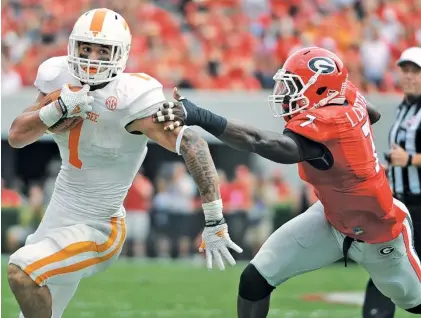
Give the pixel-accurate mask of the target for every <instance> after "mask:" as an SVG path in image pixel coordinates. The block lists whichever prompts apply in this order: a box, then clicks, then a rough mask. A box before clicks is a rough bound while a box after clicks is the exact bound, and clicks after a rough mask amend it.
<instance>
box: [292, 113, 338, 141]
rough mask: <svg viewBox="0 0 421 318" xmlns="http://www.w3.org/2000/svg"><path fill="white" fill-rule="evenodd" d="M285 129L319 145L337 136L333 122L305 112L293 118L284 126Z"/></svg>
mask: <svg viewBox="0 0 421 318" xmlns="http://www.w3.org/2000/svg"><path fill="white" fill-rule="evenodd" d="M285 128H287V129H288V130H291V131H293V132H295V133H296V134H298V135H300V136H303V137H306V138H308V139H310V140H312V141H315V142H319V143H324V142H327V141H329V140H332V139H335V138H336V135H337V129H336V122H335V120H333V119H330V120H328V119H326V118H324V117H322V116H320V114H317V115H316V114H314V113H312V112H305V113H303V114H301V115H299V116H297V117H294V118H293V119H291V120H290V121H289V122H288V123H287V124H286V127H285Z"/></svg>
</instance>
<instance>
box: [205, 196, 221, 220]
mask: <svg viewBox="0 0 421 318" xmlns="http://www.w3.org/2000/svg"><path fill="white" fill-rule="evenodd" d="M202 208H203V213H204V214H205V220H206V221H209V220H220V219H222V218H223V217H224V215H223V214H222V209H223V204H222V199H219V200H216V201H212V202H209V203H203V204H202Z"/></svg>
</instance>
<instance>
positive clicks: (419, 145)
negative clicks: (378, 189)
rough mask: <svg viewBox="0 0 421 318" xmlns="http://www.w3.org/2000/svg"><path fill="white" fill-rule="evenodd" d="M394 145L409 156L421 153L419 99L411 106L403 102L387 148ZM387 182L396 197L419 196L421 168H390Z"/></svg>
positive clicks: (420, 100) (420, 104) (420, 101)
mask: <svg viewBox="0 0 421 318" xmlns="http://www.w3.org/2000/svg"><path fill="white" fill-rule="evenodd" d="M393 143H395V144H397V145H398V146H400V147H402V148H403V149H405V150H406V151H407V152H408V153H410V154H413V155H414V154H415V153H421V99H418V100H417V101H416V102H415V103H413V104H407V103H406V102H405V101H403V102H402V103H401V104H400V105H399V107H398V110H397V113H396V120H395V122H394V123H393V125H392V127H391V129H390V132H389V146H390V147H391V146H392V144H393ZM389 182H390V185H391V187H392V189H393V192H394V193H395V194H398V195H405V196H411V195H419V194H421V167H416V166H409V167H408V168H403V167H390V168H389Z"/></svg>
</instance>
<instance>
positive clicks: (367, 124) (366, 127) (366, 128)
mask: <svg viewBox="0 0 421 318" xmlns="http://www.w3.org/2000/svg"><path fill="white" fill-rule="evenodd" d="M361 129H362V131H363V134H364V136H365V137H366V138H367V137H368V138H369V139H370V141H371V146H372V148H373V156H374V159H375V169H376V172H379V171H380V164H379V157H378V156H377V152H376V146H375V145H374V140H373V136H372V135H371V130H370V122H369V120H368V119H367V121H366V122H365V123H364V125H362V126H361Z"/></svg>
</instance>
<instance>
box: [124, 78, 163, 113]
mask: <svg viewBox="0 0 421 318" xmlns="http://www.w3.org/2000/svg"><path fill="white" fill-rule="evenodd" d="M117 80H118V83H116V84H117V85H116V90H117V95H118V96H119V98H120V99H121V100H123V101H124V102H123V103H122V108H123V107H124V108H126V107H129V106H130V105H132V104H133V103H135V102H136V103H138V101H139V100H140V99H141V102H142V104H144V105H145V106H151V105H152V104H153V103H156V102H155V99H156V95H159V98H161V100H160V101H162V100H164V99H165V96H164V94H163V91H162V89H163V86H162V84H161V83H160V82H159V81H157V80H156V79H155V78H153V77H152V76H149V75H147V74H145V73H123V74H121V75H120V76H119V77H118V79H117ZM152 95H155V96H152Z"/></svg>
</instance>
